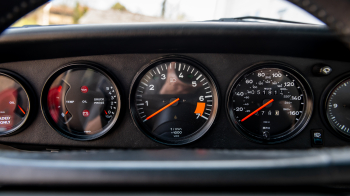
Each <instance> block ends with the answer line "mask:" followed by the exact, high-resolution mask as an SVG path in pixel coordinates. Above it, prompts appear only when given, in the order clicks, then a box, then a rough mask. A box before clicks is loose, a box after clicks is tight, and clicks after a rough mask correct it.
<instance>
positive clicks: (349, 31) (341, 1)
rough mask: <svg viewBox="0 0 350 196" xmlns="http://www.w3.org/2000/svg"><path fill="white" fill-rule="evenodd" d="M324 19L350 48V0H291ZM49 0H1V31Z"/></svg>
mask: <svg viewBox="0 0 350 196" xmlns="http://www.w3.org/2000/svg"><path fill="white" fill-rule="evenodd" d="M289 1H290V2H292V3H294V4H295V5H297V6H299V7H301V8H302V9H304V10H306V11H307V12H309V13H310V14H312V15H314V16H315V17H317V18H318V19H320V20H321V21H323V22H324V23H325V24H326V25H327V26H328V27H329V28H330V30H332V31H334V32H335V33H336V34H337V35H338V37H339V38H340V39H341V40H342V41H343V42H344V43H345V44H346V45H347V46H348V47H349V48H350V37H349V35H350V11H349V10H350V0H289ZM45 2H47V0H10V1H9V0H7V1H0V32H3V31H4V30H5V29H6V28H7V27H9V26H10V25H11V24H12V23H14V22H15V21H17V20H18V19H20V18H21V17H22V16H24V15H25V14H27V13H29V12H30V11H32V10H34V9H36V8H37V7H39V6H41V5H42V4H44V3H45Z"/></svg>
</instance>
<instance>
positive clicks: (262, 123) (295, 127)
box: [227, 63, 312, 143]
mask: <svg viewBox="0 0 350 196" xmlns="http://www.w3.org/2000/svg"><path fill="white" fill-rule="evenodd" d="M228 96H229V97H228V103H227V107H228V113H229V117H230V119H231V121H232V123H233V125H234V126H235V127H236V128H237V130H238V131H239V132H240V133H241V134H242V135H244V136H245V137H247V138H249V139H251V140H253V141H257V142H260V143H277V142H281V141H285V140H287V139H290V138H291V137H293V136H295V135H296V134H297V133H299V132H300V131H301V130H302V129H303V128H304V126H305V125H306V124H307V122H308V120H309V118H310V116H311V113H312V93H311V88H310V87H309V85H308V83H307V82H306V81H305V79H304V78H303V77H302V76H301V75H300V74H299V73H298V72H296V71H295V70H293V69H292V68H290V67H289V66H285V65H282V64H280V63H264V64H260V65H257V66H253V67H251V68H248V69H247V70H245V71H244V72H243V73H242V74H240V75H239V76H238V77H236V79H234V82H233V84H232V86H231V88H230V91H229V95H228Z"/></svg>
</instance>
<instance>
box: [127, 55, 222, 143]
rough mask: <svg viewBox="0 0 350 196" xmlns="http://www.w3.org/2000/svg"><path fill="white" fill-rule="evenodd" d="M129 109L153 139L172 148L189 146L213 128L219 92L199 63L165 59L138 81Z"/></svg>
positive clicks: (136, 78)
mask: <svg viewBox="0 0 350 196" xmlns="http://www.w3.org/2000/svg"><path fill="white" fill-rule="evenodd" d="M130 109H131V113H132V117H133V119H134V122H135V123H136V125H137V126H138V127H139V129H140V130H141V131H143V132H144V133H145V134H146V135H147V136H149V137H150V138H152V139H154V140H156V141H158V142H161V143H164V144H169V145H180V144H186V143H189V142H192V141H194V140H196V139H198V138H199V137H201V136H202V135H203V134H204V133H205V132H206V131H207V130H208V129H209V128H210V126H211V125H212V123H213V121H214V119H215V116H216V113H217V109H218V92H217V88H216V85H215V83H214V80H213V79H212V78H211V77H210V75H209V73H208V72H207V71H205V69H204V68H203V67H202V66H201V65H200V64H199V63H198V62H195V61H192V60H189V59H187V58H171V59H169V58H163V59H161V60H159V61H156V62H154V63H153V64H151V65H148V66H146V67H144V68H143V69H142V70H141V72H139V74H138V75H137V76H136V77H135V79H134V82H133V87H132V90H131V93H130Z"/></svg>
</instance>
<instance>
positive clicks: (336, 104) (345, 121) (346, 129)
mask: <svg viewBox="0 0 350 196" xmlns="http://www.w3.org/2000/svg"><path fill="white" fill-rule="evenodd" d="M326 115H327V119H328V122H329V123H330V124H331V126H332V127H333V128H334V129H335V130H336V131H338V132H339V133H341V134H345V135H346V136H350V78H349V77H348V78H347V79H345V80H342V81H341V82H340V83H338V84H337V85H336V86H335V87H334V88H333V89H332V90H331V91H330V93H329V95H328V98H327V101H326Z"/></svg>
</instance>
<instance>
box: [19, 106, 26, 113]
mask: <svg viewBox="0 0 350 196" xmlns="http://www.w3.org/2000/svg"><path fill="white" fill-rule="evenodd" d="M17 106H18V107H19V109H20V110H21V111H22V113H23V114H26V112H25V111H24V110H23V109H22V108H21V106H19V105H17Z"/></svg>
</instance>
